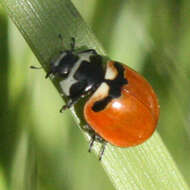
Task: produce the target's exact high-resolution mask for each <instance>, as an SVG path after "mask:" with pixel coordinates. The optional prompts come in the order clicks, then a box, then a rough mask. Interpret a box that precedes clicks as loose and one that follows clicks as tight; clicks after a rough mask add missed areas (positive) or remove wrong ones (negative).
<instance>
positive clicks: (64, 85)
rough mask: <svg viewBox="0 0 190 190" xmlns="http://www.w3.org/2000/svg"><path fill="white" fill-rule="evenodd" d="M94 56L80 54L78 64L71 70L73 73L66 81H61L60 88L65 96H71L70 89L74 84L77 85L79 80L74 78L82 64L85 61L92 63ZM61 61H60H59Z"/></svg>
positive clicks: (89, 53)
mask: <svg viewBox="0 0 190 190" xmlns="http://www.w3.org/2000/svg"><path fill="white" fill-rule="evenodd" d="M91 55H93V53H91V52H84V53H80V54H79V55H78V56H79V59H78V60H77V62H76V63H75V64H74V66H73V68H72V69H71V72H70V74H69V76H68V77H67V78H66V79H65V80H62V81H60V86H61V89H62V91H63V92H64V94H65V95H66V96H69V95H70V88H71V86H72V85H73V84H75V83H77V80H76V79H75V78H74V77H73V76H74V74H75V73H76V71H77V69H78V68H79V67H80V64H81V63H82V62H83V61H88V62H90V56H91ZM59 60H60V59H59Z"/></svg>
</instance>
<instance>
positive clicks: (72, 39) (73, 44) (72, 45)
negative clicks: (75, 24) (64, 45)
mask: <svg viewBox="0 0 190 190" xmlns="http://www.w3.org/2000/svg"><path fill="white" fill-rule="evenodd" d="M74 49H75V38H74V37H71V51H74Z"/></svg>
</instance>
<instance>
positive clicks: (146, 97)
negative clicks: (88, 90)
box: [84, 61, 159, 147]
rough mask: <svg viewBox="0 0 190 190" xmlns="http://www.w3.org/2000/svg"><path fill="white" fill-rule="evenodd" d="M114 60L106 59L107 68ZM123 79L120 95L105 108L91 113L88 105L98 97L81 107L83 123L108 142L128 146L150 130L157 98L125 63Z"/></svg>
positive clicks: (154, 124)
mask: <svg viewBox="0 0 190 190" xmlns="http://www.w3.org/2000/svg"><path fill="white" fill-rule="evenodd" d="M113 64H114V62H113V61H109V62H108V65H107V66H109V67H113ZM123 66H124V68H125V78H126V79H127V80H128V84H126V85H124V86H123V88H122V92H121V96H120V97H119V98H116V99H113V100H112V101H111V102H110V103H109V104H108V105H107V106H106V108H105V109H103V110H102V111H99V112H94V111H93V110H92V106H93V105H94V103H95V102H96V101H97V100H100V99H101V98H102V97H101V95H100V96H93V95H92V96H91V98H90V99H89V100H88V101H87V102H86V104H85V107H84V116H85V119H86V121H87V123H88V124H89V125H90V126H91V127H92V128H93V129H94V131H95V132H96V133H97V134H99V135H100V136H101V137H102V138H103V139H105V140H106V141H108V142H109V143H111V144H112V145H115V146H119V147H130V146H135V145H138V144H141V143H143V142H144V141H145V140H147V139H148V138H149V137H150V136H151V135H152V133H153V132H154V130H155V128H156V125H157V122H158V118H159V104H158V99H157V97H156V94H155V92H154V90H153V89H152V87H151V85H150V84H149V83H148V82H147V81H146V80H145V79H144V77H142V76H141V75H140V74H138V73H137V72H135V71H134V70H133V69H131V68H129V67H128V66H125V65H123Z"/></svg>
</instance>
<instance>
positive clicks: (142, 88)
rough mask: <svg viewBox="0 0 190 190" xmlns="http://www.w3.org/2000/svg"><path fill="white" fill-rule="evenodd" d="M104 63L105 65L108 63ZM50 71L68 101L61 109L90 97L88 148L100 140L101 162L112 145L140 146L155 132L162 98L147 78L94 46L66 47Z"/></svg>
mask: <svg viewBox="0 0 190 190" xmlns="http://www.w3.org/2000/svg"><path fill="white" fill-rule="evenodd" d="M104 63H106V64H104ZM50 75H53V76H54V77H59V78H60V84H61V85H60V86H61V88H62V89H61V90H62V92H63V94H64V95H66V97H67V98H68V102H67V104H66V105H64V106H63V107H62V109H61V112H62V111H64V110H65V109H68V108H70V107H71V106H73V105H74V104H76V103H77V102H78V101H79V100H80V99H81V98H83V97H88V98H87V100H86V102H85V104H84V107H83V115H84V119H85V122H86V125H85V126H84V127H83V129H84V130H85V131H87V132H88V134H89V135H90V136H91V141H90V146H89V152H90V151H91V148H92V146H93V144H94V142H95V141H97V142H100V143H101V144H102V146H101V150H100V154H99V159H100V160H101V158H102V155H103V153H104V149H105V146H106V144H107V142H108V143H110V144H112V145H114V146H118V147H131V146H136V145H139V144H141V143H143V142H144V141H146V140H147V139H148V138H149V137H150V136H151V135H152V133H153V132H154V130H155V128H156V126H157V122H158V118H159V104H158V99H157V97H156V94H155V92H154V90H153V89H152V87H151V85H150V84H149V83H148V82H147V81H146V80H145V79H144V77H143V76H141V75H140V74H138V73H137V72H135V71H134V70H133V69H131V68H130V67H128V66H126V65H124V64H121V63H119V62H117V61H112V60H108V59H106V61H105V57H104V56H101V55H99V54H98V53H97V52H96V51H95V50H94V49H87V50H84V51H77V50H75V39H74V38H72V43H71V49H70V50H66V51H62V52H61V53H60V55H59V57H58V58H57V59H56V60H55V61H53V62H52V63H51V64H50V70H49V72H48V73H47V75H46V78H47V77H49V76H50Z"/></svg>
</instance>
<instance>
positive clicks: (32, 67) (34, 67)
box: [30, 65, 42, 69]
mask: <svg viewBox="0 0 190 190" xmlns="http://www.w3.org/2000/svg"><path fill="white" fill-rule="evenodd" d="M30 69H42V67H36V66H33V65H31V66H30Z"/></svg>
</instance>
